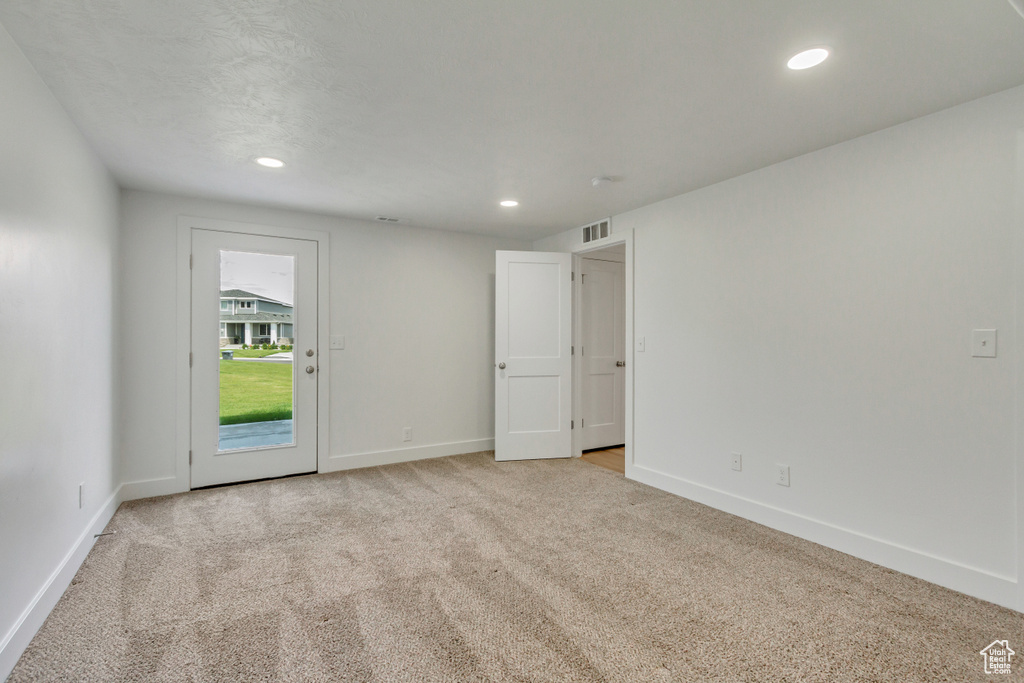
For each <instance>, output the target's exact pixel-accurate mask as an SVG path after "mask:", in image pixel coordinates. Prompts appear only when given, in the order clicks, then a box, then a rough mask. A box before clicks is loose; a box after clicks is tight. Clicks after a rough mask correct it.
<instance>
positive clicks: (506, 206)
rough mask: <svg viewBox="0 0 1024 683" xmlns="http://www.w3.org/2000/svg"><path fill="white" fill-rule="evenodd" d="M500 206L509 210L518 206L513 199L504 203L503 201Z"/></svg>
mask: <svg viewBox="0 0 1024 683" xmlns="http://www.w3.org/2000/svg"><path fill="white" fill-rule="evenodd" d="M501 205H502V206H504V207H505V208H509V209H510V208H512V207H513V206H519V202H517V201H516V200H514V199H506V200H505V201H503V202H502V203H501Z"/></svg>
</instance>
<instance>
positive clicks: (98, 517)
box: [0, 486, 121, 681]
mask: <svg viewBox="0 0 1024 683" xmlns="http://www.w3.org/2000/svg"><path fill="white" fill-rule="evenodd" d="M120 504H121V487H120V486H119V487H118V488H117V489H116V490H115V491H114V492H113V493H112V494H110V497H109V498H107V500H106V502H104V503H103V505H102V506H100V509H99V510H98V511H97V512H96V514H95V515H93V517H92V519H91V520H90V521H89V525H88V526H87V527H86V528H85V531H83V532H82V534H81V535H80V536H79V537H78V540H76V541H75V543H74V545H72V546H71V549H70V550H68V552H67V554H66V555H65V556H64V559H63V560H62V561H61V563H60V564H59V565H58V566H57V568H56V569H54V570H53V573H52V574H50V576H49V577H48V578H47V579H46V581H45V583H43V585H42V587H41V588H40V589H39V592H38V593H36V596H35V597H34V598H33V599H32V602H30V603H29V605H28V607H26V608H25V611H24V612H22V613H21V616H20V617H18V620H17V621H16V622H15V623H14V626H12V627H11V630H10V631H8V632H7V634H6V635H5V636H4V638H3V640H2V641H0V681H3V680H7V677H8V676H9V675H10V673H11V670H12V669H14V665H15V664H17V663H18V659H19V658H20V657H21V655H22V653H23V652H25V648H27V647H28V644H29V643H30V642H32V638H33V637H34V636H35V635H36V632H38V631H39V628H40V627H41V626H42V625H43V622H44V621H46V617H48V616H49V615H50V612H51V611H52V610H53V608H54V607H55V606H56V604H57V601H58V600H60V597H61V596H62V595H64V591H65V590H67V587H68V586H70V585H71V579H73V578H75V573H77V572H78V568H79V567H81V566H82V563H83V562H84V561H85V556H86V555H88V554H89V551H90V550H92V546H93V544H94V543H95V542H96V539H95V538H94V536H95V534H98V533H100V532H101V531H102V530H103V528H104V527H105V526H107V523H108V522H110V518H111V517H113V516H114V513H115V512H117V507H118V506H119V505H120Z"/></svg>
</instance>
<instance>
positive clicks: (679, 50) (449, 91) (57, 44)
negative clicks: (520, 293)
mask: <svg viewBox="0 0 1024 683" xmlns="http://www.w3.org/2000/svg"><path fill="white" fill-rule="evenodd" d="M0 23H2V24H3V26H4V27H6V29H7V30H8V31H9V32H10V34H11V35H12V36H13V37H14V39H15V41H16V42H17V43H18V44H19V45H20V46H21V48H22V49H23V50H24V52H25V54H26V55H27V56H28V58H29V60H30V61H31V62H32V64H33V65H34V66H35V68H36V69H37V70H38V71H39V73H40V74H41V75H42V78H43V80H44V81H45V82H46V83H47V84H48V85H49V87H50V88H51V89H52V90H53V92H54V93H55V94H56V96H57V98H58V100H60V102H61V103H62V104H63V105H64V107H65V108H66V109H67V111H68V112H69V113H70V114H71V116H72V118H73V119H74V120H75V121H76V123H77V124H78V125H79V126H80V127H81V129H82V130H83V131H84V133H85V135H86V136H87V137H88V138H89V140H90V141H91V142H92V144H93V145H94V146H95V148H96V149H97V151H98V152H99V154H100V155H101V156H102V158H103V159H104V160H105V161H106V163H107V164H108V166H109V167H110V169H111V170H112V171H113V173H114V175H115V176H116V178H117V179H118V181H119V182H120V183H121V184H122V185H124V186H126V187H131V188H142V189H154V190H163V191H170V192H178V193H185V194H191V195H199V196H208V197H217V198H224V199H233V200H240V201H245V202H256V203H265V204H271V205H277V206H285V207H291V208H299V209H305V210H310V211H315V212H321V213H330V214H338V215H343V216H350V217H355V218H373V217H375V216H377V215H385V216H394V217H399V218H402V219H404V222H408V223H409V224H411V225H418V226H426V227H438V228H446V229H453V230H462V231H468V232H477V233H484V234H504V235H512V236H519V237H526V238H531V239H532V238H536V237H540V236H544V235H548V234H552V233H555V232H559V231H561V230H565V229H568V228H572V227H576V226H578V225H582V224H585V223H588V222H591V221H593V220H595V219H597V218H601V217H604V216H608V215H612V214H615V213H619V212H622V211H625V210H629V209H631V208H635V207H638V206H642V205H645V204H649V203H651V202H654V201H657V200H659V199H663V198H666V197H670V196H674V195H676V194H680V193H682V192H685V191H688V190H693V189H696V188H698V187H702V186H705V185H708V184H711V183H714V182H717V181H720V180H723V179H726V178H730V177H733V176H736V175H739V174H742V173H745V172H747V171H751V170H754V169H757V168H760V167H763V166H766V165H769V164H772V163H775V162H778V161H781V160H783V159H787V158H790V157H793V156H797V155H799V154H803V153H805V152H808V151H811V150H814V149H819V148H821V147H824V146H827V145H831V144H834V143H836V142H840V141H842V140H847V139H850V138H853V137H856V136H859V135H862V134H865V133H868V132H871V131H875V130H879V129H881V128H885V127H888V126H891V125H893V124H896V123H900V122H902V121H907V120H909V119H912V118H915V117H918V116H921V115H924V114H928V113H931V112H934V111H937V110H939V109H943V108H946V107H949V106H952V105H955V104H958V103H961V102H965V101H967V100H970V99H974V98H976V97H980V96H982V95H986V94H990V93H993V92H997V91H999V90H1003V89H1006V88H1009V87H1012V86H1015V85H1020V84H1022V83H1024V20H1022V19H1021V17H1020V16H1018V15H1017V14H1016V13H1015V11H1014V10H1013V8H1012V7H1011V6H1010V5H1009V3H1007V2H1006V1H1005V0H764V1H762V2H756V1H755V0H660V1H654V0H633V1H632V2H628V3H627V2H611V1H608V0H505V1H500V0H432V1H431V2H423V0H276V1H268V0H174V2H168V1H167V0H3V2H2V3H0ZM818 44H826V45H829V46H831V47H832V48H833V49H834V55H833V57H832V58H831V59H829V60H828V61H827V62H825V64H824V65H822V66H820V67H818V68H815V69H811V70H808V71H803V72H792V71H789V70H788V69H786V68H785V62H786V59H787V58H788V57H789V56H790V55H791V54H792V53H794V52H796V51H797V50H798V49H801V48H805V47H809V46H813V45H818ZM260 155H270V156H276V157H279V158H281V159H284V160H285V161H286V162H287V163H288V166H287V167H286V168H284V169H282V170H279V171H272V170H268V169H264V168H261V167H258V166H256V165H255V164H253V162H252V159H253V157H255V156H260ZM594 176H612V177H615V178H617V179H620V180H619V182H615V183H611V184H605V185H602V186H599V187H597V188H595V187H592V186H591V183H590V179H591V178H592V177H594ZM510 197H511V198H515V199H518V200H519V201H520V202H521V205H520V206H519V207H518V208H516V209H513V210H509V209H502V208H501V207H499V206H498V201H499V200H501V199H505V198H510Z"/></svg>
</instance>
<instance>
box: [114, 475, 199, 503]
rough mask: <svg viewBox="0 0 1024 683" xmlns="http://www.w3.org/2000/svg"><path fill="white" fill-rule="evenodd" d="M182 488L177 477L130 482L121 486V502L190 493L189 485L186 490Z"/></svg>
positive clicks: (185, 487) (185, 486)
mask: <svg viewBox="0 0 1024 683" xmlns="http://www.w3.org/2000/svg"><path fill="white" fill-rule="evenodd" d="M182 486H183V485H182V483H181V482H179V481H178V479H177V478H176V477H163V478H161V479H145V480H143V481H129V482H125V483H124V484H121V501H122V502H124V501H126V500H138V499H139V498H155V497H156V496H169V495H171V494H173V493H183V492H185V491H188V485H187V484H185V485H184V488H183V487H182Z"/></svg>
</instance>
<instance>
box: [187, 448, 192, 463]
mask: <svg viewBox="0 0 1024 683" xmlns="http://www.w3.org/2000/svg"><path fill="white" fill-rule="evenodd" d="M188 464H189V465H191V464H192V451H189V452H188Z"/></svg>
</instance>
